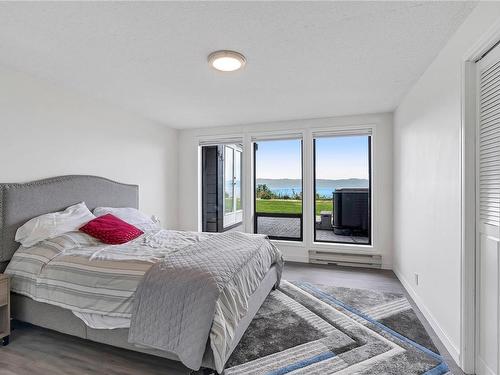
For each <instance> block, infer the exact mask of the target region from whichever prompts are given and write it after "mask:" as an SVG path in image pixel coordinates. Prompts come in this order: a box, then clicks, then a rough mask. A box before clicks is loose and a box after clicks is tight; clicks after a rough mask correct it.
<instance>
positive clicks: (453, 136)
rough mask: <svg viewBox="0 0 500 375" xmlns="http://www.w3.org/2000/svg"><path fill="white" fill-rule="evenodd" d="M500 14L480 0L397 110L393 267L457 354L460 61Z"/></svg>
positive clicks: (456, 355) (497, 7)
mask: <svg viewBox="0 0 500 375" xmlns="http://www.w3.org/2000/svg"><path fill="white" fill-rule="evenodd" d="M499 18H500V4H499V3H481V2H480V3H479V4H478V6H477V7H476V8H475V10H474V11H473V12H472V13H471V15H470V16H469V17H468V18H467V20H466V21H465V22H464V24H463V25H462V26H461V27H460V28H459V29H458V31H457V32H456V34H455V35H454V36H453V37H452V38H451V39H450V41H449V42H448V44H447V45H446V46H445V48H444V49H443V50H442V51H441V53H440V54H439V55H438V56H437V58H436V59H435V61H434V62H433V63H432V64H431V66H430V67H429V68H428V69H427V70H426V72H425V73H424V75H423V76H422V77H421V78H420V80H419V81H418V82H417V84H416V85H415V86H414V87H413V88H412V90H411V91H410V92H409V93H408V94H407V95H406V97H405V98H404V100H403V101H402V103H401V104H400V105H399V107H398V108H397V110H396V112H395V116H394V224H395V225H394V227H395V228H394V230H395V233H394V239H395V242H394V270H395V271H396V273H397V275H398V276H399V278H400V279H401V280H402V281H403V283H404V284H405V286H406V287H407V289H408V290H409V291H410V293H411V294H412V295H413V297H414V299H415V300H416V302H417V304H419V307H420V309H421V310H422V312H423V313H424V314H425V315H426V316H427V319H428V320H429V321H430V323H431V324H432V325H433V328H434V329H435V331H436V332H437V333H438V335H439V336H440V338H441V340H442V341H443V343H444V344H445V345H446V346H447V349H448V350H449V351H450V353H451V354H452V356H454V358H455V360H457V361H458V359H459V354H460V353H459V352H460V349H459V348H460V344H461V343H460V293H461V291H460V254H461V253H460V249H461V222H460V214H461V162H460V159H461V138H460V137H461V134H460V126H461V82H462V77H461V61H462V59H463V58H464V56H465V54H466V53H467V52H468V50H469V49H470V48H471V47H472V46H473V45H474V44H475V43H476V42H477V41H478V40H479V39H480V37H481V35H482V34H483V33H485V32H486V31H487V30H488V28H490V27H491V26H492V24H494V23H495V22H496V21H498V20H499ZM414 273H418V274H419V276H420V277H419V285H418V286H417V285H416V283H415V281H414V280H415V277H414Z"/></svg>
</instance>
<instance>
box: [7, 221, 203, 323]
mask: <svg viewBox="0 0 500 375" xmlns="http://www.w3.org/2000/svg"><path fill="white" fill-rule="evenodd" d="M208 236H210V234H207V233H198V232H184V231H169V230H161V231H152V232H148V233H146V234H145V235H143V236H141V237H139V238H137V239H136V240H134V241H131V242H129V243H127V244H124V245H103V244H102V243H100V242H97V241H95V240H94V239H92V238H91V237H90V236H87V235H86V234H84V233H79V232H74V233H67V234H65V235H62V236H59V237H56V238H54V239H50V240H47V241H44V242H41V243H39V244H37V245H35V246H32V247H29V248H25V247H23V246H20V247H19V249H18V250H17V251H16V252H15V254H14V256H13V257H12V260H11V261H10V263H9V265H8V267H7V269H6V270H5V273H6V274H8V275H10V276H11V284H12V289H11V290H12V291H13V292H15V293H18V294H21V295H24V296H27V297H30V298H32V299H34V300H35V301H38V302H44V303H48V304H52V305H55V306H59V307H62V308H65V309H68V310H71V311H73V313H74V314H75V315H76V316H78V317H79V318H81V319H82V320H83V321H84V322H85V323H86V324H88V325H89V326H90V327H92V328H103V329H105V328H108V329H109V328H124V327H128V326H130V317H131V311H132V305H133V299H134V294H135V291H136V290H137V287H138V285H139V283H140V281H141V280H142V278H143V277H144V274H145V273H146V272H147V271H148V270H149V269H150V268H151V266H152V265H153V264H154V263H155V262H158V261H160V260H161V259H163V258H164V257H165V256H168V253H169V252H172V251H178V250H180V249H182V248H183V247H185V246H188V245H190V244H192V243H195V242H199V241H203V240H204V239H206V238H207V237H208Z"/></svg>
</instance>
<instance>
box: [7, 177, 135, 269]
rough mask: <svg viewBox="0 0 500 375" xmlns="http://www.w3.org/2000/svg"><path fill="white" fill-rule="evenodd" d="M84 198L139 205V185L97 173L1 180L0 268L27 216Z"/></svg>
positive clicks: (92, 204)
mask: <svg viewBox="0 0 500 375" xmlns="http://www.w3.org/2000/svg"><path fill="white" fill-rule="evenodd" d="M82 201H84V202H85V203H86V204H87V206H88V208H89V209H90V210H93V209H94V208H96V207H99V206H110V207H134V208H139V187H138V186H137V185H127V184H122V183H119V182H115V181H111V180H108V179H106V178H102V177H96V176H78V175H75V176H60V177H53V178H47V179H44V180H38V181H32V182H26V183H13V184H10V183H6V184H5V183H3V184H0V272H1V270H2V264H1V263H2V262H3V263H4V264H3V266H5V262H8V261H9V260H10V259H11V258H12V255H13V254H14V252H15V251H16V249H17V248H18V247H19V244H18V243H16V242H15V241H14V236H15V234H16V230H17V228H19V227H20V226H21V225H23V224H24V223H25V222H27V221H28V220H29V219H31V218H33V217H36V216H39V215H42V214H46V213H48V212H55V211H61V210H64V209H65V208H66V207H68V206H71V205H72V204H75V203H79V202H82Z"/></svg>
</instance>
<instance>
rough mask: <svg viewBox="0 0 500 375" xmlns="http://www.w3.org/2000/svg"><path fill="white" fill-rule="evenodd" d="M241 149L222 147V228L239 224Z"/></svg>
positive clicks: (240, 211)
mask: <svg viewBox="0 0 500 375" xmlns="http://www.w3.org/2000/svg"><path fill="white" fill-rule="evenodd" d="M242 220H243V210H242V205H241V149H240V148H239V147H237V146H232V145H231V146H224V228H227V227H230V226H232V225H235V224H238V223H241V221H242Z"/></svg>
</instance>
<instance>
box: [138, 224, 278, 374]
mask: <svg viewBox="0 0 500 375" xmlns="http://www.w3.org/2000/svg"><path fill="white" fill-rule="evenodd" d="M273 264H276V265H277V268H278V274H279V276H278V277H280V275H281V269H282V265H283V261H282V258H281V254H280V252H279V250H277V249H276V247H275V246H274V245H272V244H271V243H270V241H269V240H268V239H267V238H266V237H264V236H261V235H249V234H244V233H238V232H229V233H222V234H217V235H214V236H212V237H210V238H209V239H207V240H204V241H201V242H199V243H195V244H193V245H189V246H187V247H185V248H183V249H181V250H179V251H177V252H175V253H173V254H170V255H169V256H167V257H166V258H165V260H164V261H162V262H160V263H157V264H155V265H154V266H153V267H151V269H150V270H149V271H148V272H147V273H146V275H145V276H144V279H143V280H142V282H141V284H140V285H139V287H138V289H137V292H136V297H135V302H134V309H133V312H132V320H131V326H130V331H129V342H131V343H133V344H137V345H142V346H146V347H151V348H155V349H159V350H164V351H168V352H171V353H174V354H176V355H177V356H178V357H179V359H180V361H181V362H182V363H184V365H186V366H187V367H189V368H191V369H193V370H198V369H199V368H200V366H201V362H202V358H203V354H204V352H205V348H206V344H207V340H208V338H209V334H210V329H211V327H212V323H213V321H214V313H215V311H216V308H217V310H221V309H220V306H218V304H220V303H224V302H221V301H229V300H230V301H242V302H239V304H238V306H236V307H235V306H223V307H224V310H228V309H229V310H230V311H231V314H233V315H234V314H236V315H237V316H236V317H235V316H233V317H230V319H227V320H228V321H231V320H232V321H233V322H237V321H239V319H240V318H241V317H242V316H244V315H245V313H246V308H247V305H246V303H247V302H248V298H249V297H250V295H251V294H252V293H253V292H254V291H255V290H256V289H257V288H258V286H259V285H260V282H261V281H262V279H263V278H264V276H265V275H266V273H267V272H268V271H269V269H270V268H271V266H272V265H273ZM278 283H279V279H278ZM228 293H229V294H231V296H229V298H228V296H227V294H228ZM221 295H224V296H225V298H220V297H221ZM235 310H236V311H235ZM216 351H218V352H219V353H218V354H217V353H216ZM214 359H215V364H216V370H218V371H219V372H222V368H223V366H224V364H225V361H226V360H227V357H226V352H225V348H218V350H214Z"/></svg>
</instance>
